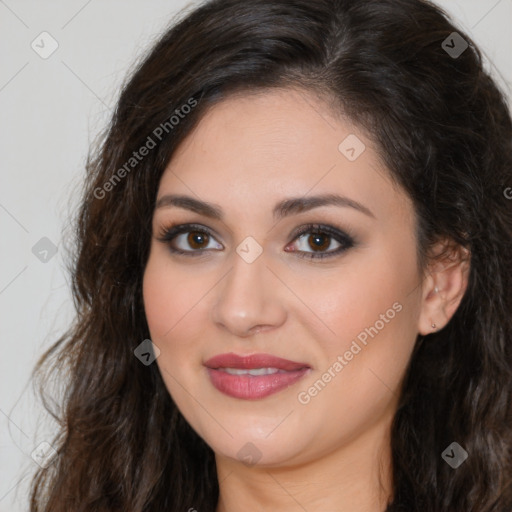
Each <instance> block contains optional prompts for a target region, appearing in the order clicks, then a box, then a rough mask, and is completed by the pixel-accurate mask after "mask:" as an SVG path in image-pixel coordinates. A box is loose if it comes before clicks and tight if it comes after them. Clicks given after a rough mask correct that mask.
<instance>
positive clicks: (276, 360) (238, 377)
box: [204, 353, 311, 400]
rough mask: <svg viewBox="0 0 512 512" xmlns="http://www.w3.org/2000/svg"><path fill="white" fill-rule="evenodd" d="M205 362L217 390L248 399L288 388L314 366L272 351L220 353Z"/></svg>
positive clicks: (265, 395) (254, 398) (259, 397)
mask: <svg viewBox="0 0 512 512" xmlns="http://www.w3.org/2000/svg"><path fill="white" fill-rule="evenodd" d="M204 366H206V368H207V371H208V375H209V377H210V381H211V383H212V384H213V386H214V387H215V388H216V389H217V390H219V391H220V392H221V393H224V394H225V395H228V396H231V397H234V398H241V399H245V400H258V399H261V398H265V397H267V396H269V395H271V394H274V393H277V392H278V391H281V390H283V389H286V388H288V387H290V386H291V385H293V384H295V383H296V382H297V381H299V380H300V379H301V378H302V377H304V375H306V374H307V373H309V372H310V370H311V367H310V366H309V365H308V364H307V363H300V362H296V361H290V360H288V359H282V358H280V357H276V356H272V355H270V354H253V355H250V356H239V355H237V354H234V353H229V354H219V355H217V356H215V357H212V358H210V359H208V360H207V361H206V362H205V363H204Z"/></svg>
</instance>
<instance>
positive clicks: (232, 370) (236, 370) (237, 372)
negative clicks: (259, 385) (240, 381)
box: [222, 368, 285, 377]
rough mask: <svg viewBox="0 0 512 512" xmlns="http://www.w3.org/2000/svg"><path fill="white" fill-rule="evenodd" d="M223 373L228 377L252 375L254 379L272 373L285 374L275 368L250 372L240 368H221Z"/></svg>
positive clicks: (254, 369)
mask: <svg viewBox="0 0 512 512" xmlns="http://www.w3.org/2000/svg"><path fill="white" fill-rule="evenodd" d="M222 370H223V371H225V372H226V373H229V374H230V375H253V376H255V377H257V376H259V375H272V374H274V373H278V372H279V373H285V372H284V370H278V369H277V368H251V369H250V370H246V369H243V370H242V369H240V368H222Z"/></svg>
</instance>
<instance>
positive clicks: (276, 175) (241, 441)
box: [144, 89, 425, 466]
mask: <svg viewBox="0 0 512 512" xmlns="http://www.w3.org/2000/svg"><path fill="white" fill-rule="evenodd" d="M362 144H364V146H363V145H362ZM171 195H172V196H182V197H183V196H186V197H187V198H188V201H181V202H180V203H179V204H178V202H177V201H172V198H171V197H170V196H171ZM326 196H329V197H331V198H332V197H334V196H339V197H340V198H343V199H338V200H337V201H336V202H324V201H323V200H322V199H321V198H322V197H324V198H325V197H326ZM303 202H304V205H302V203H303ZM157 203H158V204H157V207H156V209H155V212H154V218H153V239H152V242H151V251H150V256H149V260H148V264H147V267H146V269H145V274H144V304H145V311H146V316H147V321H148V324H149V329H150V334H151V339H152V341H153V343H154V344H155V345H156V346H157V347H158V348H159V349H160V355H159V357H158V358H157V360H156V363H157V365H158V368H159V370H160V371H161V374H162V377H163V379H164V381H165V384H166V386H167V389H168V390H169V393H170V394H171V396H172V398H173V400H174V401H175V403H176V404H177V406H178V407H179V409H180V411H181V412H182V414H183V415H184V416H185V418H186V419H187V421H188V422H189V423H190V425H191V426H192V427H193V428H194V430H195V431H196V432H197V433H198V434H199V435H200V436H201V437H202V438H203V439H204V440H205V441H206V442H207V443H208V444H209V445H210V446H211V448H212V449H213V450H214V451H215V452H216V454H217V456H220V457H223V458H226V457H228V458H231V459H235V460H236V459H238V460H240V461H244V462H245V463H247V464H254V463H258V464H262V465H264V464H268V465H269V466H272V465H284V464H299V463H304V462H307V461H312V460H314V459H315V458H318V457H321V456H323V455H325V454H332V453H335V452H336V451H337V450H343V449H346V448H347V447H348V446H350V445H351V444H353V443H356V442H357V441H358V440H366V441H367V442H369V440H370V439H372V438H373V439H376V438H378V437H379V436H382V433H383V432H384V431H385V429H387V428H388V427H389V424H390V422H391V420H392V417H393V414H394V412H395V409H396V403H397V397H398V388H399V385H400V383H401V379H402V377H403V375H404V371H405V369H406V366H407V364H408V361H409V359H410V356H411V351H412V349H413V345H414V343H415V340H416V336H417V334H418V332H419V331H421V329H420V328H419V325H420V318H421V316H422V282H421V275H420V274H419V273H418V270H417V260H416V239H415V231H414V214H413V207H412V203H411V202H410V200H409V199H408V197H407V196H406V195H405V193H404V192H402V191H400V190H397V189H396V188H394V187H393V185H392V184H391V182H390V181H389V178H388V177H387V174H386V170H385V168H384V167H383V166H382V164H381V163H380V161H379V160H378V158H377V155H376V153H375V151H374V149H373V147H372V143H371V141H370V140H368V139H367V138H366V137H365V136H364V135H363V134H362V133H361V132H360V131H359V130H358V129H357V128H356V127H355V126H353V125H351V124H349V123H348V122H344V121H341V120H340V119H335V118H333V117H331V116H330V115H329V109H328V107H327V106H326V105H325V104H323V103H321V102H320V100H318V99H317V98H316V97H315V96H313V95H311V94H308V93H305V92H298V91H294V90H287V89H286V90H285V89H283V90H274V91H270V92H269V91H267V92H263V93H258V94H251V95H246V96H232V97H230V98H228V99H226V100H224V101H223V102H221V103H219V104H217V105H216V106H214V107H213V108H212V109H211V110H210V111H209V112H208V114H207V115H206V116H205V117H204V118H203V119H202V120H201V122H200V123H199V125H198V126H197V128H196V129H195V130H194V131H193V132H192V133H191V135H190V136H189V137H188V138H187V139H186V140H185V141H184V143H183V144H182V145H181V146H180V147H179V149H178V151H177V152H176V153H175V155H174V157H173V159H172V161H171V162H170V164H169V165H168V167H167V168H166V170H165V172H164V174H163V176H162V180H161V182H160V187H159V190H158V195H157ZM206 203H208V206H207V205H206ZM301 205H302V207H301ZM276 207H277V208H276ZM213 213H215V215H213ZM186 224H194V226H188V227H185V228H184V229H183V231H182V232H180V233H178V234H175V235H174V236H173V237H172V238H171V237H168V238H169V239H168V240H167V241H164V240H161V239H160V240H159V238H161V236H160V235H162V236H163V234H164V233H165V230H166V229H167V228H168V227H170V226H175V225H186ZM309 224H315V225H319V227H318V229H317V230H315V228H314V227H313V228H311V227H310V228H308V227H307V226H308V225H309ZM303 227H306V229H305V230H304V232H303V233H302V234H300V233H298V234H297V231H298V230H299V229H300V228H303ZM202 231H203V232H202ZM205 232H206V233H205ZM173 250H181V251H184V254H179V253H177V252H173ZM322 255H323V256H325V257H324V258H320V256H322ZM312 256H313V258H311V257H312ZM315 256H316V257H315ZM424 321H425V320H424ZM222 354H236V355H239V356H241V357H242V358H243V357H245V356H251V355H256V354H266V355H268V356H273V357H276V358H282V359H285V360H288V361H291V362H293V363H296V364H290V365H288V366H287V365H286V364H284V363H283V362H282V361H280V362H278V361H275V360H268V359H267V360H265V358H264V357H263V356H262V357H263V358H262V359H258V358H257V357H255V358H252V359H251V358H249V359H247V360H245V362H244V361H240V360H233V359H229V357H228V356H226V358H224V359H223V358H222V357H221V359H220V360H219V359H217V360H216V361H209V360H211V359H212V358H214V357H215V356H219V355H222ZM208 366H209V367H210V368H208ZM226 367H227V368H229V367H231V368H232V369H233V370H227V371H226V369H225V368H226ZM248 368H270V370H261V371H260V372H257V371H256V372H255V371H252V372H251V373H263V374H264V373H268V375H259V376H258V375H251V374H248V373H247V372H248ZM237 369H238V372H237V371H236V370H237ZM276 371H277V373H275V372H276ZM236 373H238V375H236ZM248 443H252V444H248Z"/></svg>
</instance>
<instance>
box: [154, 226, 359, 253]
mask: <svg viewBox="0 0 512 512" xmlns="http://www.w3.org/2000/svg"><path fill="white" fill-rule="evenodd" d="M189 232H199V233H204V234H207V235H208V236H210V237H212V238H214V239H215V240H217V234H216V233H215V232H214V231H213V230H212V229H210V228H208V227H206V226H204V225H202V224H197V223H181V224H172V225H170V226H163V227H162V228H161V229H160V231H159V233H158V235H157V236H156V238H157V240H158V241H160V242H162V243H165V244H167V245H168V246H169V249H170V251H171V252H172V253H175V254H181V255H185V256H192V257H195V256H203V255H205V254H208V253H209V252H210V251H211V250H212V249H198V250H183V249H177V248H173V247H170V245H171V242H172V241H174V240H175V239H176V237H177V236H179V235H181V234H184V233H189ZM308 233H313V234H315V233H322V234H324V235H327V236H328V237H330V238H332V239H334V240H335V241H336V242H338V243H339V244H340V247H338V248H336V249H335V250H330V251H325V252H322V251H319V252H316V251H312V252H309V251H288V252H293V253H294V254H296V255H298V256H300V257H302V258H310V259H316V260H320V259H322V258H329V257H331V256H332V257H334V256H337V255H340V254H342V253H343V252H345V251H346V250H348V249H350V248H352V247H354V246H355V245H356V243H357V242H356V238H355V237H354V235H353V234H352V232H351V230H350V229H347V230H343V229H341V228H337V227H334V226H330V225H328V224H321V223H308V224H303V225H301V226H299V227H298V228H296V229H295V230H293V232H292V233H291V234H290V235H289V237H288V238H290V242H288V243H287V244H286V246H288V245H290V244H291V243H293V242H295V241H296V240H297V239H298V238H299V237H300V236H302V235H304V234H308ZM218 243H219V244H220V245H223V244H222V243H221V242H218ZM213 250H220V249H213Z"/></svg>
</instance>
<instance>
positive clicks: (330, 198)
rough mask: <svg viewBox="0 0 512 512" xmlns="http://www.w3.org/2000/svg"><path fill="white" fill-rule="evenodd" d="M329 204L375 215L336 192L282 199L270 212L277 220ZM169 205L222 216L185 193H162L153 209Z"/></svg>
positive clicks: (218, 218)
mask: <svg viewBox="0 0 512 512" xmlns="http://www.w3.org/2000/svg"><path fill="white" fill-rule="evenodd" d="M330 205H332V206H339V207H348V208H353V209H355V210H358V211H359V212H361V213H364V214H365V215H367V216H368V217H372V218H374V219H375V215H374V214H373V213H372V211H371V210H370V209H369V208H367V207H366V206H364V205H362V204H361V203H359V202H357V201H355V200H354V199H350V198H348V197H345V196H340V195H337V194H323V195H318V196H308V197H304V196H303V197H291V198H288V199H284V200H282V201H280V202H279V203H277V204H276V205H275V206H274V208H273V210H272V213H273V217H274V219H275V220H278V219H282V218H283V217H287V216H289V215H293V214H296V213H302V212H304V211H308V210H312V209H313V208H318V207H320V206H330ZM171 206H175V207H178V208H183V209H185V210H190V211H193V212H195V213H199V214H200V215H204V216H206V217H210V218H212V219H217V220H222V219H223V217H224V214H223V212H222V208H221V207H220V206H219V205H217V204H213V203H208V202H206V201H200V200H198V199H195V198H193V197H191V196H185V195H176V194H167V195H164V196H162V197H161V198H160V199H158V201H157V202H156V205H155V209H159V208H168V207H171Z"/></svg>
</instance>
